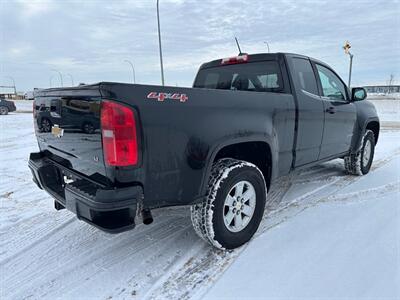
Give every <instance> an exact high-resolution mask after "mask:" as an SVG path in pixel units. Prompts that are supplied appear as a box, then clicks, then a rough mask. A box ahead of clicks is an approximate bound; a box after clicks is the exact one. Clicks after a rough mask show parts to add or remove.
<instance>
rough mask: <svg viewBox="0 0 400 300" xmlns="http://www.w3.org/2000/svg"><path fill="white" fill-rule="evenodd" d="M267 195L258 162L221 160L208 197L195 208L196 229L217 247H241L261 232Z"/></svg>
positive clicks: (192, 208) (192, 212)
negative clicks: (255, 163)
mask: <svg viewBox="0 0 400 300" xmlns="http://www.w3.org/2000/svg"><path fill="white" fill-rule="evenodd" d="M266 197H267V188H266V185H265V180H264V176H263V174H262V172H261V171H260V170H259V169H258V168H257V167H256V166H255V165H253V164H251V163H249V162H246V161H240V160H236V159H230V158H227V159H221V160H219V161H217V162H216V163H215V164H214V165H213V167H212V170H211V176H210V179H209V182H208V189H207V194H206V197H205V199H204V200H203V202H202V203H199V204H195V205H192V207H191V219H192V223H193V228H194V230H195V232H196V233H197V235H198V236H200V237H201V238H202V239H203V240H204V241H206V242H208V243H209V244H211V245H212V246H214V247H216V248H219V249H234V248H237V247H239V246H241V245H243V244H245V243H246V242H248V241H249V240H250V239H251V238H252V237H253V235H254V233H255V232H256V231H257V229H258V226H259V225H260V222H261V220H262V217H263V214H264V209H265V202H266Z"/></svg>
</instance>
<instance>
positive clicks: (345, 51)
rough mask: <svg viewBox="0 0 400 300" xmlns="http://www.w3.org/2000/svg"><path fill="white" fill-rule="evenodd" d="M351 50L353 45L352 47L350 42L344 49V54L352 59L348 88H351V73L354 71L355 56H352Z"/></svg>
mask: <svg viewBox="0 0 400 300" xmlns="http://www.w3.org/2000/svg"><path fill="white" fill-rule="evenodd" d="M350 48H351V45H350V43H349V41H346V43H344V46H343V49H344V53H346V54H348V55H349V57H350V65H349V84H348V88H350V84H351V71H352V69H353V54H351V52H350Z"/></svg>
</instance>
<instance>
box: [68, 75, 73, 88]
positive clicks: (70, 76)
mask: <svg viewBox="0 0 400 300" xmlns="http://www.w3.org/2000/svg"><path fill="white" fill-rule="evenodd" d="M67 76H69V78H70V79H71V84H72V86H74V77H72V75H71V74H67Z"/></svg>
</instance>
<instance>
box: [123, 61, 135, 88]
mask: <svg viewBox="0 0 400 300" xmlns="http://www.w3.org/2000/svg"><path fill="white" fill-rule="evenodd" d="M124 62H127V63H128V64H130V65H131V67H132V75H133V83H136V75H135V68H134V66H133V63H132V62H131V61H130V60H127V59H125V60H124Z"/></svg>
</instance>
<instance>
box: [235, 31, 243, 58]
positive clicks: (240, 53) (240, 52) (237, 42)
mask: <svg viewBox="0 0 400 300" xmlns="http://www.w3.org/2000/svg"><path fill="white" fill-rule="evenodd" d="M235 41H236V45H237V47H238V49H239V55H242V50H240V45H239V41H238V39H237V38H236V36H235Z"/></svg>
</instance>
